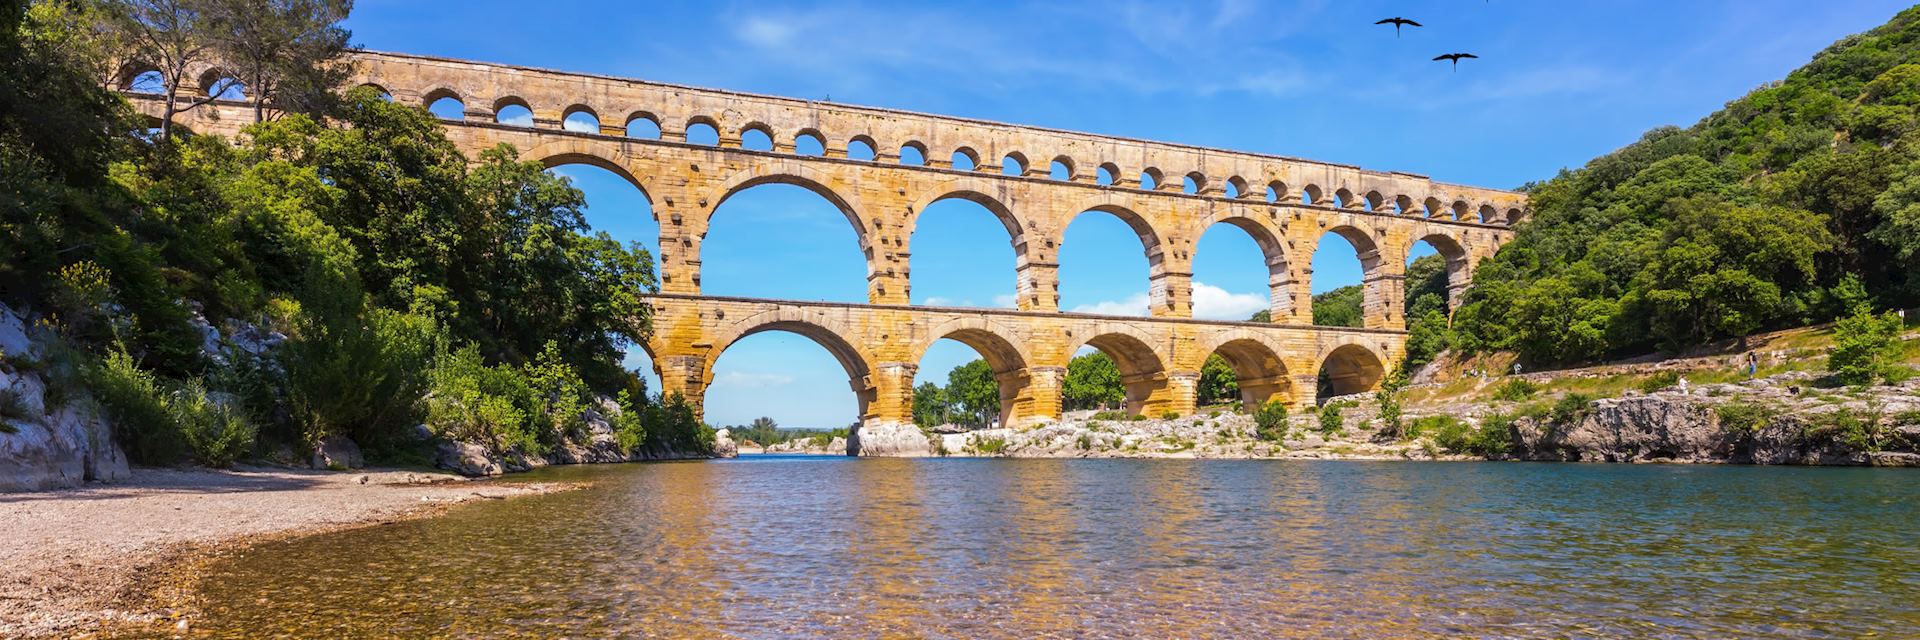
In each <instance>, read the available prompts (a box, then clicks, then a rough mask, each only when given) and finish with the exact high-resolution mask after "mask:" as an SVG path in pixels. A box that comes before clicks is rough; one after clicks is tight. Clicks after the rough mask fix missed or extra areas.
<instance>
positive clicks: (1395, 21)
mask: <svg viewBox="0 0 1920 640" xmlns="http://www.w3.org/2000/svg"><path fill="white" fill-rule="evenodd" d="M1374 24H1390V25H1393V37H1395V38H1398V37H1400V27H1403V26H1405V27H1418V26H1420V23H1418V22H1414V21H1412V20H1408V19H1406V18H1402V17H1400V16H1394V17H1391V18H1387V19H1385V20H1381V21H1379V22H1375V23H1374Z"/></svg>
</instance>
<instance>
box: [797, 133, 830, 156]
mask: <svg viewBox="0 0 1920 640" xmlns="http://www.w3.org/2000/svg"><path fill="white" fill-rule="evenodd" d="M793 152H794V153H795V154H797V155H803V156H824V155H827V140H826V138H825V137H822V136H821V135H820V132H818V131H814V130H811V129H809V130H806V131H802V132H800V133H799V135H795V136H794V137H793Z"/></svg>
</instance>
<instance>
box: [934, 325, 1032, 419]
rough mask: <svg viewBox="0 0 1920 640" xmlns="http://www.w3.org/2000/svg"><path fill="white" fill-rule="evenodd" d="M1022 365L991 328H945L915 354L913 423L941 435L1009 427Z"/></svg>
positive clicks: (1021, 359)
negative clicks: (940, 335) (916, 362)
mask: <svg viewBox="0 0 1920 640" xmlns="http://www.w3.org/2000/svg"><path fill="white" fill-rule="evenodd" d="M1025 368H1026V363H1025V361H1024V359H1023V358H1022V357H1021V356H1020V352H1019V349H1017V348H1015V347H1014V345H1013V343H1011V342H1009V341H1008V340H1007V339H1005V338H1002V337H1000V336H998V335H995V334H994V333H993V332H991V331H987V330H984V329H959V330H956V331H952V332H949V333H947V334H946V335H944V336H942V337H941V339H939V340H936V341H934V343H933V344H932V345H929V346H928V347H927V350H926V352H925V353H922V354H921V356H920V361H919V366H918V368H917V369H915V371H914V379H913V421H914V423H915V424H916V425H918V426H919V427H920V428H921V429H927V430H932V431H935V432H944V433H955V432H960V431H972V430H975V429H992V428H998V427H1004V426H1010V425H1011V424H1012V423H1013V421H1014V420H1015V419H1017V416H1015V415H1014V409H1015V404H1016V402H1015V400H1016V396H1017V395H1018V394H1019V392H1020V385H1021V382H1022V381H1021V375H1022V373H1023V372H1024V370H1025Z"/></svg>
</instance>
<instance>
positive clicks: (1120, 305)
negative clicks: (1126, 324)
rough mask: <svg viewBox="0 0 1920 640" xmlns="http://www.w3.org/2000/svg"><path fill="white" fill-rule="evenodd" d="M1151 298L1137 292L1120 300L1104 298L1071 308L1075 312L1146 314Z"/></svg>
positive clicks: (1121, 314) (1123, 314)
mask: <svg viewBox="0 0 1920 640" xmlns="http://www.w3.org/2000/svg"><path fill="white" fill-rule="evenodd" d="M1149 303H1150V299H1149V298H1148V297H1147V294H1145V293H1136V294H1133V295H1130V296H1127V297H1126V298H1123V299H1120V300H1103V301H1100V302H1095V303H1093V304H1083V305H1078V306H1075V307H1074V308H1072V309H1070V311H1073V312H1075V313H1098V314H1101V315H1109V316H1144V315H1147V305H1148V304H1149Z"/></svg>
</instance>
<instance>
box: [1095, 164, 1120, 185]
mask: <svg viewBox="0 0 1920 640" xmlns="http://www.w3.org/2000/svg"><path fill="white" fill-rule="evenodd" d="M1119 175H1120V167H1117V166H1114V164H1113V163H1111V162H1109V163H1106V164H1103V165H1100V166H1099V168H1096V169H1094V172H1093V183H1094V184H1104V185H1111V184H1113V181H1114V180H1115V179H1117V178H1116V176H1119Z"/></svg>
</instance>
